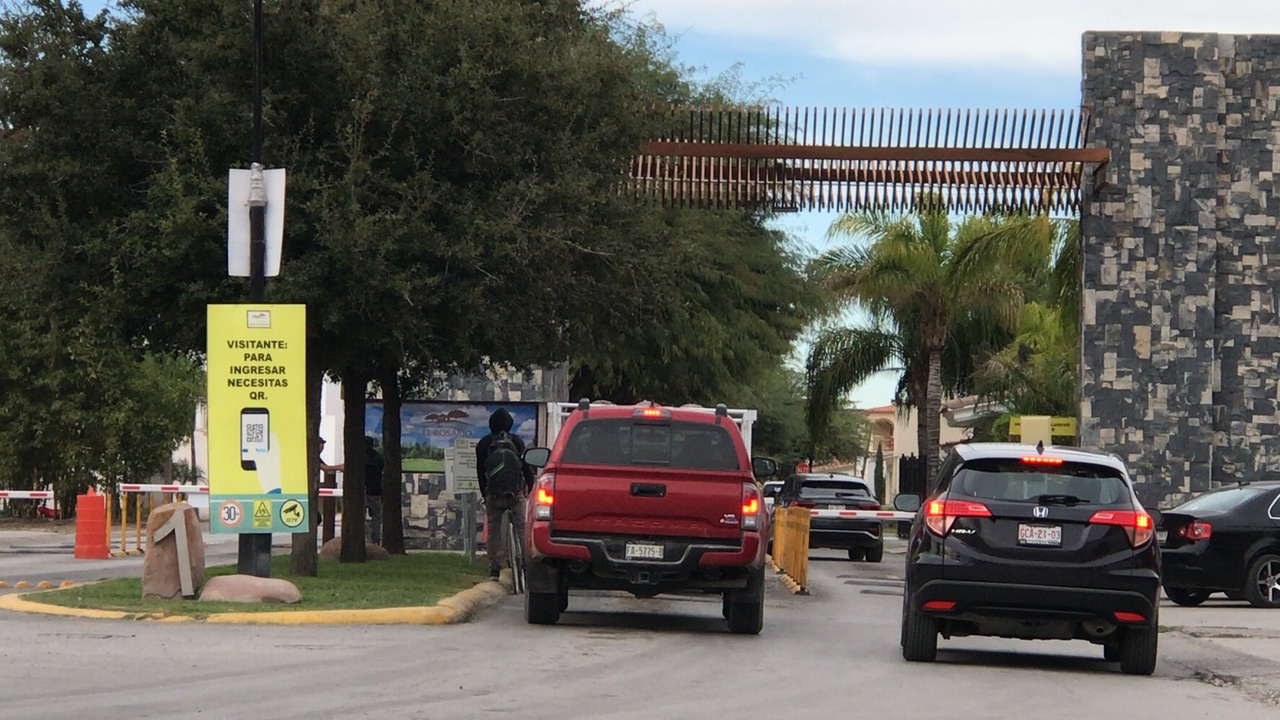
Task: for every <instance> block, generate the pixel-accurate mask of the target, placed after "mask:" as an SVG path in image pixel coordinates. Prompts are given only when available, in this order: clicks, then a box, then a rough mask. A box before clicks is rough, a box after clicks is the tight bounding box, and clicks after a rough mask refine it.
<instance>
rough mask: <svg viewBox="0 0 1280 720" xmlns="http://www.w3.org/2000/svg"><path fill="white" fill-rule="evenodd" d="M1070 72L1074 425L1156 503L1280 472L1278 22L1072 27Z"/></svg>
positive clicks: (1088, 441) (1163, 503) (1085, 442)
mask: <svg viewBox="0 0 1280 720" xmlns="http://www.w3.org/2000/svg"><path fill="white" fill-rule="evenodd" d="M1083 78H1084V79H1083V103H1084V104H1085V105H1090V106H1092V107H1093V122H1092V126H1091V129H1090V133H1091V134H1090V144H1091V145H1094V146H1099V147H1107V148H1110V150H1111V163H1110V165H1109V166H1108V168H1107V169H1106V172H1105V179H1106V183H1107V184H1106V186H1105V187H1104V188H1103V189H1102V190H1101V191H1100V192H1099V193H1097V194H1096V195H1094V196H1092V197H1090V196H1089V194H1088V193H1086V199H1085V203H1084V207H1083V210H1082V213H1081V236H1082V246H1083V247H1082V252H1083V257H1082V267H1083V287H1082V300H1083V308H1082V310H1083V312H1082V327H1081V339H1082V342H1081V348H1082V349H1081V363H1080V376H1081V377H1080V379H1081V402H1080V431H1081V442H1082V444H1084V445H1086V446H1096V447H1101V448H1104V449H1109V450H1112V451H1115V452H1117V453H1118V454H1120V455H1121V456H1122V457H1124V458H1125V459H1126V461H1127V462H1128V463H1129V465H1130V468H1131V470H1132V471H1133V473H1134V474H1135V476H1136V478H1137V479H1138V480H1139V481H1140V482H1141V483H1142V485H1141V487H1140V491H1141V494H1142V495H1143V499H1144V501H1146V502H1149V503H1156V504H1159V505H1160V506H1162V507H1164V506H1168V505H1169V504H1171V503H1173V502H1175V501H1176V500H1178V499H1180V498H1182V497H1185V496H1186V495H1187V494H1189V493H1194V492H1200V491H1203V490H1206V489H1208V488H1209V487H1211V486H1212V485H1213V484H1214V483H1221V482H1227V481H1234V480H1239V479H1250V478H1255V479H1256V478H1259V477H1264V476H1271V475H1273V474H1277V473H1280V413H1278V412H1277V405H1278V404H1280V388H1278V385H1277V381H1278V380H1280V319H1278V315H1277V295H1278V294H1280V289H1278V288H1280V257H1277V251H1280V245H1277V242H1276V234H1277V222H1278V220H1280V198H1277V197H1276V184H1277V183H1276V177H1275V174H1276V173H1277V172H1280V154H1278V153H1277V150H1280V36H1240V35H1236V36H1232V35H1218V34H1184V33H1110V32H1108V33H1086V34H1085V36H1084V73H1083ZM1086 179H1088V178H1086ZM1277 477H1278V478H1280V475H1278V476H1277Z"/></svg>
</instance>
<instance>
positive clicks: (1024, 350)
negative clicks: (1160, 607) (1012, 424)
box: [974, 220, 1080, 415]
mask: <svg viewBox="0 0 1280 720" xmlns="http://www.w3.org/2000/svg"><path fill="white" fill-rule="evenodd" d="M1079 229H1080V226H1079V223H1078V222H1077V221H1075V220H1064V221H1056V222H1053V223H1051V224H1049V225H1048V230H1049V236H1050V239H1051V243H1052V253H1051V255H1049V256H1047V257H1046V259H1045V263H1044V264H1043V265H1042V266H1041V267H1039V268H1037V269H1036V270H1035V271H1034V273H1033V274H1032V276H1031V277H1030V278H1029V279H1030V281H1031V282H1030V283H1029V284H1028V286H1027V288H1026V290H1027V296H1028V299H1029V300H1030V301H1029V302H1027V303H1026V305H1025V306H1024V307H1023V309H1022V316H1021V317H1020V318H1019V324H1018V335H1017V337H1015V338H1014V339H1013V341H1012V342H1010V343H1009V345H1008V346H1006V347H1005V348H1004V349H1002V350H1001V351H1000V352H997V353H995V354H993V355H992V356H991V357H990V358H989V359H987V360H986V361H985V362H984V363H983V364H982V365H981V366H980V367H979V368H978V369H977V372H976V373H975V376H974V381H975V386H976V388H977V391H978V393H979V394H980V395H982V396H983V397H986V398H990V399H992V400H995V401H996V402H999V403H1000V404H1002V405H1004V406H1005V408H1007V409H1008V410H1009V411H1010V412H1011V413H1012V414H1018V415H1074V414H1075V410H1076V404H1077V402H1078V398H1077V373H1076V365H1077V357H1078V353H1079V349H1080V342H1079V340H1080V330H1079V319H1080V282H1079V278H1080V269H1079V268H1080V264H1079V257H1080V254H1079V237H1080V236H1079ZM1032 298H1034V299H1032Z"/></svg>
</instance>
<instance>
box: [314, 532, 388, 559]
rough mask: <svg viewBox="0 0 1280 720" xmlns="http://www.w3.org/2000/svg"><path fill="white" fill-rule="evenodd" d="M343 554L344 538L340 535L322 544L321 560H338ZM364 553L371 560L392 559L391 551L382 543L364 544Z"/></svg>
mask: <svg viewBox="0 0 1280 720" xmlns="http://www.w3.org/2000/svg"><path fill="white" fill-rule="evenodd" d="M341 554H342V538H340V537H336V538H334V539H332V540H330V541H329V542H327V543H325V544H324V545H321V546H320V559H321V560H337V559H338V556H339V555H341ZM364 554H365V555H366V556H367V557H368V558H369V559H370V560H390V559H391V553H389V552H387V550H386V548H384V547H382V546H381V545H374V544H373V543H365V544H364Z"/></svg>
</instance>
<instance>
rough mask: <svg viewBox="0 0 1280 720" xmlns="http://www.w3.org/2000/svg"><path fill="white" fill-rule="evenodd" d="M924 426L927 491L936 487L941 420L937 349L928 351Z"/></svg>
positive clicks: (940, 385) (940, 370)
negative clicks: (927, 383) (926, 438)
mask: <svg viewBox="0 0 1280 720" xmlns="http://www.w3.org/2000/svg"><path fill="white" fill-rule="evenodd" d="M926 398H927V399H926V401H925V408H926V413H925V414H926V415H927V416H928V417H927V418H926V420H925V423H926V425H925V426H926V427H927V428H928V441H927V442H926V443H925V452H926V453H928V454H927V455H926V456H925V457H926V458H927V459H926V464H925V467H926V468H927V470H926V472H927V473H928V475H927V476H926V478H925V481H926V483H927V485H926V487H928V489H929V493H930V494H933V491H934V490H935V489H936V488H937V477H936V475H937V474H938V460H939V458H938V455H939V446H940V443H939V430H940V428H939V423H940V422H941V420H942V354H941V353H940V352H938V351H937V350H930V351H929V389H928V392H927V393H926Z"/></svg>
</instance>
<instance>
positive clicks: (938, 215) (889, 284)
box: [808, 203, 1049, 482]
mask: <svg viewBox="0 0 1280 720" xmlns="http://www.w3.org/2000/svg"><path fill="white" fill-rule="evenodd" d="M1043 228H1044V224H1043V222H1042V221H1041V220H1040V219H1039V218H1028V217H1021V216H1014V217H970V218H965V219H963V220H960V221H958V222H953V221H952V220H951V218H950V217H948V216H947V214H946V212H945V210H944V209H943V208H942V207H941V206H940V205H938V204H935V203H928V204H921V205H920V206H919V209H918V210H917V211H916V212H915V213H914V214H911V215H893V214H889V213H885V212H881V211H868V212H863V213H856V214H848V215H843V216H841V217H840V218H838V219H837V220H836V221H835V222H834V223H833V224H832V226H831V229H830V231H829V233H828V235H829V236H833V237H841V236H846V237H851V238H853V239H854V241H855V242H853V243H850V244H848V245H844V246H840V247H837V248H835V249H833V250H830V251H828V252H827V253H824V254H823V255H821V256H819V257H818V258H817V259H816V260H815V261H814V265H815V270H816V272H817V275H818V277H819V278H820V279H821V281H822V282H823V284H824V285H825V286H826V287H827V288H828V289H829V290H830V291H831V292H832V294H833V296H834V297H835V298H836V299H837V303H836V305H835V306H834V307H833V308H832V312H831V313H830V314H829V316H828V317H832V316H838V315H839V314H841V313H844V312H846V311H847V310H848V309H849V308H850V307H854V308H860V309H862V310H863V311H865V312H866V313H867V315H868V317H869V318H870V320H871V324H870V326H869V327H852V328H850V327H839V326H828V327H826V328H824V329H822V330H820V331H819V334H818V337H817V339H816V341H815V342H814V344H813V349H812V351H811V353H810V356H809V360H808V378H809V381H810V397H809V403H810V408H809V417H810V422H811V423H813V424H815V425H817V426H819V427H820V426H821V425H822V424H823V423H824V422H825V420H826V418H827V417H829V415H830V413H831V412H832V411H833V410H834V409H835V408H837V407H839V406H840V403H841V400H842V398H843V397H844V395H845V394H846V393H847V392H848V391H849V390H851V389H852V388H853V387H855V386H856V385H858V384H859V383H861V382H862V381H864V380H866V379H867V378H868V377H870V376H871V375H872V374H873V373H875V372H879V371H881V370H884V369H886V368H888V367H890V366H891V365H892V364H893V363H895V362H896V363H901V365H902V367H903V368H904V374H903V380H902V383H901V384H900V386H899V393H898V398H897V399H898V400H899V401H900V402H905V403H907V404H910V405H913V406H915V407H916V409H917V411H918V416H919V418H920V420H919V424H920V426H921V428H922V429H923V432H922V433H921V435H920V445H921V447H920V453H921V454H922V455H924V456H925V457H926V458H927V467H928V473H929V478H930V482H932V481H933V478H934V475H935V474H936V470H937V465H938V460H939V457H938V455H939V442H938V430H939V415H940V414H941V408H942V396H943V390H944V386H951V387H952V388H955V387H959V386H962V385H963V386H967V384H968V382H969V377H968V375H969V373H968V372H967V371H966V370H964V368H972V367H973V366H974V364H975V362H976V361H975V360H974V358H975V357H978V358H980V357H982V356H983V355H984V354H985V352H987V351H994V350H996V349H998V348H999V347H1001V346H1003V344H1004V343H1005V342H1007V340H1008V339H1010V338H1011V337H1012V333H1013V331H1014V330H1015V329H1016V327H1017V321H1018V319H1019V316H1020V313H1021V310H1022V305H1023V298H1024V294H1023V282H1024V279H1025V277H1026V276H1027V275H1028V273H1029V272H1030V271H1031V270H1033V269H1034V268H1037V267H1040V266H1042V265H1043V258H1044V257H1045V256H1047V255H1048V253H1049V244H1048V243H1049V239H1048V237H1047V235H1046V233H1045V232H1044V229H1043ZM960 338H965V346H964V347H960V346H959V339H960ZM945 357H950V358H951V360H952V363H948V364H949V365H953V367H952V368H951V369H952V372H950V373H945V374H944V366H943V361H944V358H945ZM946 375H950V376H951V377H946Z"/></svg>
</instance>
